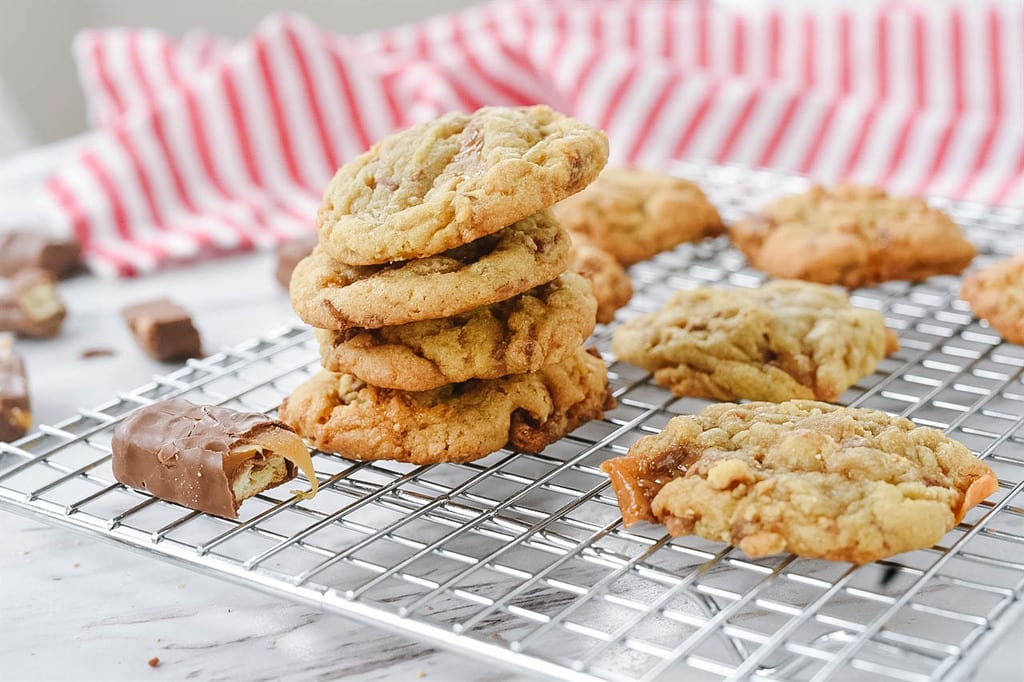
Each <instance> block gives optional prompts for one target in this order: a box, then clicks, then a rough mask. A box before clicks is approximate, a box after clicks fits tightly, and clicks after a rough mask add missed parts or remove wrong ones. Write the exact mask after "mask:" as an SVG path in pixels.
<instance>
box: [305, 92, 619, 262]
mask: <svg viewBox="0 0 1024 682" xmlns="http://www.w3.org/2000/svg"><path fill="white" fill-rule="evenodd" d="M607 159H608V141H607V139H606V137H605V135H604V133H602V132H600V131H599V130H596V129H594V128H592V127H590V126H589V125H586V124H585V123H581V122H580V121H577V120H575V119H572V118H568V117H566V116H563V115H562V114H559V113H558V112H556V111H553V110H551V109H549V108H548V107H546V106H532V107H486V108H483V109H480V110H478V111H476V112H474V113H472V114H462V113H450V114H446V115H444V116H441V117H439V118H437V119H434V120H432V121H429V122H427V123H422V124H420V125H417V126H414V127H412V128H409V129H408V130H404V131H402V132H399V133H397V134H395V135H392V136H390V137H388V138H385V139H384V140H382V141H380V142H378V143H377V144H375V145H374V146H373V147H372V148H371V149H370V150H369V151H367V152H366V153H364V154H362V155H360V156H358V157H356V158H355V159H354V160H353V161H351V162H350V163H347V164H345V165H344V166H342V167H341V169H340V170H339V171H338V173H337V174H336V175H335V176H334V179H333V180H331V182H330V184H329V185H328V186H327V189H326V191H325V193H324V200H323V204H322V206H321V208H320V211H319V213H318V215H317V224H318V225H319V229H320V244H321V247H322V248H323V249H324V250H325V251H326V252H327V253H328V254H330V255H331V257H332V258H334V259H335V260H337V261H339V262H342V263H346V264H348V265H373V264H378V263H388V262H392V261H398V260H410V259H417V258H425V257H427V256H432V255H435V254H438V253H441V252H442V251H448V250H449V249H453V248H455V247H458V246H461V245H463V244H466V243H469V242H471V241H473V240H475V239H478V238H480V237H483V236H484V235H488V234H491V233H493V232H496V231H498V230H500V229H501V228H503V227H505V226H506V225H511V224H512V223H514V222H516V221H518V220H521V219H522V218H525V217H527V216H529V215H532V214H533V213H536V212H537V211H540V210H541V209H544V208H546V207H548V206H550V205H551V204H554V203H555V202H557V201H559V200H561V199H564V198H565V197H567V196H569V195H571V194H573V193H575V192H578V191H579V190H581V189H583V188H584V187H586V186H587V184H589V183H590V182H591V181H592V180H593V179H594V178H595V177H596V176H597V174H598V173H600V172H601V169H602V168H603V167H604V164H605V162H606V161H607Z"/></svg>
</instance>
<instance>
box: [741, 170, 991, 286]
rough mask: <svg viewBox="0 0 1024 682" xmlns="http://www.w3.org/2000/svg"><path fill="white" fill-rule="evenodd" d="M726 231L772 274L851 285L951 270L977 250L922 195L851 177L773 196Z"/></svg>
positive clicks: (753, 262)
mask: <svg viewBox="0 0 1024 682" xmlns="http://www.w3.org/2000/svg"><path fill="white" fill-rule="evenodd" d="M729 236H730V238H731V239H732V241H733V244H735V245H736V247H737V248H738V249H739V250H740V251H742V252H743V253H744V255H746V257H747V260H748V261H750V264H751V265H753V266H754V267H755V268H757V269H759V270H764V271H765V272H767V273H768V274H770V275H773V276H775V277H790V278H795V279H805V280H809V281H812V282H822V283H824V284H842V285H843V286H846V287H851V288H852V287H862V286H870V285H872V284H878V283H879V282H885V281H888V280H893V279H907V280H914V281H918V280H923V279H926V278H928V277H931V276H932V275H940V274H949V275H956V274H959V273H960V272H961V271H962V270H963V269H964V268H965V267H967V265H968V264H970V262H971V260H972V259H973V258H974V255H975V253H976V251H975V248H974V246H972V245H971V243H970V242H968V241H967V240H966V239H964V237H963V235H962V234H961V231H960V227H959V226H958V225H957V224H956V223H954V222H953V220H952V219H951V218H950V217H949V216H948V215H946V214H945V213H943V212H942V211H940V210H938V209H936V208H932V207H930V206H929V205H928V204H927V203H925V201H924V200H923V199H920V198H917V197H891V196H889V195H888V194H886V193H885V191H883V190H881V189H877V188H873V187H858V186H853V185H839V186H837V187H833V188H830V189H826V188H824V187H813V188H811V189H810V190H809V191H807V192H805V193H803V194H798V195H795V196H788V197H783V198H781V199H778V200H776V201H775V202H774V203H772V204H770V205H768V206H767V207H766V208H765V209H764V210H763V211H762V212H761V214H760V215H756V216H753V217H751V218H748V219H746V220H742V221H740V222H738V223H736V224H735V225H733V226H732V227H731V228H730V229H729Z"/></svg>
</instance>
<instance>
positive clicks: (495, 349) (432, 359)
mask: <svg viewBox="0 0 1024 682" xmlns="http://www.w3.org/2000/svg"><path fill="white" fill-rule="evenodd" d="M596 309H597V302H596V301H595V300H594V296H593V295H592V294H591V293H590V283H589V282H588V281H587V280H586V279H584V278H583V277H581V276H579V275H576V274H573V273H565V274H564V275H562V276H561V277H559V278H558V279H556V280H554V281H553V282H550V283H548V284H544V285H542V286H539V287H537V288H535V289H531V290H530V291H527V292H526V293H524V294H520V295H518V296H514V297H512V298H510V299H507V300H505V301H499V302H498V303H492V304H491V305H487V306H481V307H479V308H475V309H473V310H470V311H469V312H465V313H461V314H459V315H453V316H451V317H445V318H442V319H439V320H423V321H421V322H410V323H408V324H403V325H399V326H397V327H381V328H380V329H348V330H344V331H329V330H325V329H318V330H317V332H316V336H317V341H318V342H319V343H320V353H321V356H322V359H323V366H324V367H325V368H327V369H329V370H331V371H332V372H345V373H349V374H354V375H355V376H356V377H358V378H359V379H361V380H363V381H365V382H366V383H368V384H371V385H373V386H379V387H381V388H397V389H401V390H405V391H426V390H429V389H432V388H437V387H438V386H442V385H443V384H451V383H457V382H460V381H466V380H467V379H494V378H497V377H501V376H505V375H506V374H522V373H524V372H534V371H537V370H538V369H540V368H541V367H543V366H545V365H549V364H552V363H555V362H559V361H561V360H564V359H566V358H567V357H569V356H570V355H572V354H574V353H575V352H576V349H578V348H579V347H580V346H581V345H583V342H584V341H585V340H586V339H587V337H588V336H590V333H591V332H592V331H594V314H595V311H596Z"/></svg>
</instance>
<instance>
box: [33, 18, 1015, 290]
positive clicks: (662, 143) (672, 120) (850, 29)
mask: <svg viewBox="0 0 1024 682" xmlns="http://www.w3.org/2000/svg"><path fill="white" fill-rule="evenodd" d="M806 5H810V3H806V4H805V3H801V6H799V7H793V6H792V5H788V6H787V5H785V4H783V3H781V2H779V3H767V2H766V3H743V4H742V5H740V4H737V5H730V4H718V3H715V2H701V1H696V2H684V1H673V0H498V1H496V2H492V3H488V4H485V5H480V6H477V7H474V8H472V9H470V10H467V11H464V12H461V13H458V14H454V15H449V16H443V17H438V18H436V19H433V20H429V21H426V22H423V23H420V24H416V25H410V26H402V27H398V28H394V29H389V30H385V31H381V32H377V33H372V34H366V35H360V36H344V35H337V34H334V33H331V32H328V31H325V30H323V29H321V28H319V27H318V26H316V25H314V24H313V23H312V22H310V21H308V20H306V19H304V18H302V17H299V16H294V15H277V16H272V17H269V18H268V19H266V20H265V21H263V22H262V23H261V24H260V25H259V26H258V27H257V29H256V30H255V32H254V33H253V34H252V35H251V36H250V37H248V38H247V39H245V40H242V41H240V42H238V43H235V44H230V43H228V42H226V41H223V40H220V39H217V38H215V37H213V36H209V35H205V34H202V33H195V34H190V35H187V36H186V37H185V38H183V39H181V40H177V41H176V40H173V39H171V38H169V37H167V36H165V35H162V34H160V33H157V32H154V31H147V30H120V29H118V30H100V31H88V32H86V33H84V34H82V35H80V36H79V37H78V39H77V40H76V43H75V55H76V59H77V62H78V66H79V70H80V74H81V80H82V83H83V87H84V90H85V94H86V98H87V101H88V107H89V111H90V115H91V118H92V120H93V122H94V123H95V125H96V126H97V131H96V133H95V134H94V135H93V136H92V137H91V139H90V141H89V142H88V143H87V144H86V145H85V146H84V147H83V148H82V150H81V151H80V153H78V154H77V156H76V157H75V158H73V159H71V160H69V162H68V163H66V164H65V165H64V166H63V167H62V168H61V169H60V170H59V171H58V172H56V173H55V174H54V175H53V176H52V178H51V179H50V181H49V183H48V185H47V197H48V203H49V205H50V207H51V208H52V209H53V210H52V211H51V214H52V215H53V216H54V220H55V221H58V222H59V223H60V225H61V226H62V227H63V229H65V230H66V231H68V232H69V233H72V234H74V235H76V236H77V237H78V239H80V240H81V241H82V243H83V245H84V247H85V252H86V254H87V257H88V259H89V262H90V263H91V264H92V266H93V267H94V269H96V270H97V271H99V272H103V273H110V274H117V275H131V274H136V273H139V272H145V271H148V270H151V269H153V268H157V267H161V266H166V265H168V264H171V263H175V262H183V261H189V260H192V259H195V258H198V257H203V256H207V255H210V254H216V253H231V252H237V251H242V250H248V249H251V248H254V247H264V246H268V245H272V244H275V243H277V242H279V241H281V240H283V239H287V238H289V237H291V236H294V235H298V234H304V233H308V232H309V231H310V230H312V229H313V218H314V215H315V211H316V207H317V204H318V202H319V197H320V193H321V191H322V188H323V186H324V185H325V183H326V182H327V181H328V179H329V178H330V176H331V174H332V173H333V171H334V169H335V168H336V167H337V166H338V165H339V164H341V163H344V162H345V161H346V160H348V159H350V158H352V157H353V156H354V155H356V154H358V153H359V152H361V151H362V150H364V149H366V148H367V147H368V146H369V145H370V144H372V143H373V141H374V140H376V139H378V138H380V137H382V136H384V135H386V134H388V133H390V132H392V131H394V130H396V129H399V128H402V127H405V126H408V125H410V124H412V123H415V122H418V121H422V120H424V119H427V118H430V117H433V116H435V115H437V114H439V113H442V112H445V111H449V110H453V109H462V110H472V109H475V108H477V107H479V106H483V105H490V104H506V105H513V104H531V103H536V102H542V103H546V104H550V105H551V106H553V107H555V108H557V109H559V110H561V111H563V112H566V113H568V114H571V115H574V116H576V117H578V118H581V119H583V120H585V121H588V122H590V123H592V124H595V125H597V126H599V127H601V128H603V129H605V130H606V131H607V132H608V135H609V138H610V140H611V150H612V163H620V164H624V163H636V164H640V165H644V166H650V167H654V168H659V167H662V168H664V167H667V165H668V164H669V163H670V162H671V161H672V160H674V159H682V158H703V159H710V160H713V161H719V162H736V163H741V164H748V165H755V166H767V167H773V168H778V169H781V170H786V171H795V172H799V173H804V174H807V175H810V176H811V177H813V178H815V179H819V180H822V181H826V182H830V181H835V180H839V179H848V180H854V181H858V182H870V183H876V184H881V185H885V186H888V187H890V188H891V189H892V190H894V191H897V192H905V193H933V194H940V195H946V196H951V197H959V198H966V199H970V200H977V201H983V202H988V203H1003V204H1015V205H1021V204H1024V4H1022V3H1018V2H1012V3H1011V2H996V1H987V2H986V1H982V2H971V3H962V4H957V3H927V2H921V3H911V2H894V3H884V2H883V3H866V4H864V5H860V6H858V5H850V4H842V3H826V5H827V7H824V8H822V7H810V6H806Z"/></svg>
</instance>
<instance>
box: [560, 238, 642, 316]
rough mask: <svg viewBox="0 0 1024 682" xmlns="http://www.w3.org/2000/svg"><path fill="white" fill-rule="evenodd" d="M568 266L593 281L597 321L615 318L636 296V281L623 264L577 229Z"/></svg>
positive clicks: (591, 282)
mask: <svg viewBox="0 0 1024 682" xmlns="http://www.w3.org/2000/svg"><path fill="white" fill-rule="evenodd" d="M569 269H570V270H572V271H573V272H576V273H579V274H581V275H583V276H584V277H586V278H587V279H589V280H590V284H591V285H592V286H593V288H594V298H596V299H597V321H598V322H600V323H601V324H609V323H610V322H611V321H612V320H614V319H615V311H616V310H618V309H619V308H621V307H622V306H624V305H626V304H627V303H629V299H631V298H632V297H633V283H632V282H631V281H630V279H629V275H628V274H626V271H625V270H624V269H623V267H622V265H620V264H619V262H618V261H617V260H615V257H614V256H612V255H611V254H610V253H608V252H607V251H605V250H604V249H602V248H600V247H598V246H596V245H595V244H594V243H593V242H592V241H590V239H589V238H587V237H586V236H584V235H582V234H580V233H578V232H577V233H576V234H574V235H572V248H571V249H570V250H569Z"/></svg>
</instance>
